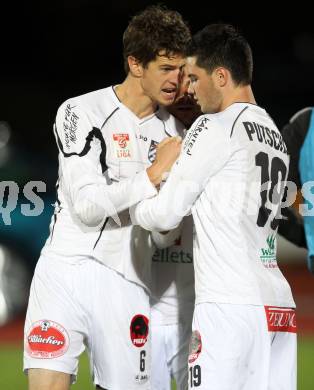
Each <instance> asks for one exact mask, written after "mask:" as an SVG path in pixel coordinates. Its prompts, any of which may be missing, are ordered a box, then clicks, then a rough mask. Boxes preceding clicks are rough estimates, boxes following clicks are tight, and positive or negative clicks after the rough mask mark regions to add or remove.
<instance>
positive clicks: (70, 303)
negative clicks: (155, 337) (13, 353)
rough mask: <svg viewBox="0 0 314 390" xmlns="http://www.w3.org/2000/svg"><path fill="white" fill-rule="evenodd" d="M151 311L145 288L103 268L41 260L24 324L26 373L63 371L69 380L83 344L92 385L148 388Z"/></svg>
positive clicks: (87, 262) (116, 389)
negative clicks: (34, 370) (68, 375)
mask: <svg viewBox="0 0 314 390" xmlns="http://www.w3.org/2000/svg"><path fill="white" fill-rule="evenodd" d="M149 312H150V308H149V297H148V294H147V293H146V292H145V290H144V289H143V288H142V287H141V286H139V285H137V284H135V283H132V282H130V281H128V280H126V279H125V278H123V276H121V275H120V274H118V273H117V272H115V271H114V270H112V269H110V268H108V267H106V266H104V265H103V264H101V263H99V262H97V261H95V260H93V259H86V260H85V261H81V262H78V263H76V264H73V262H72V264H71V263H69V262H67V261H66V259H60V258H58V259H56V258H54V259H52V258H47V257H43V256H42V257H41V258H40V259H39V261H38V264H37V267H36V270H35V274H34V277H33V281H32V286H31V292H30V298H29V306H28V310H27V315H26V321H25V330H24V334H25V337H24V370H27V369H29V368H45V369H49V370H55V371H60V372H65V373H68V374H71V375H72V381H73V380H75V376H76V374H77V368H78V358H79V355H80V354H81V353H82V352H83V350H84V349H85V346H86V347H87V349H88V352H89V355H90V360H91V367H92V371H93V380H94V383H95V384H97V385H99V386H101V387H102V388H105V389H110V390H120V389H128V390H133V389H134V390H135V389H145V390H146V389H149V388H150V384H149V375H150V360H151V356H150V337H148V322H149Z"/></svg>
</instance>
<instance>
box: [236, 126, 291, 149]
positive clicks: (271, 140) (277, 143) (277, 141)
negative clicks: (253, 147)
mask: <svg viewBox="0 0 314 390" xmlns="http://www.w3.org/2000/svg"><path fill="white" fill-rule="evenodd" d="M243 125H244V128H245V130H246V133H247V135H248V137H249V140H250V141H256V140H257V141H258V142H260V143H263V144H267V145H269V146H270V147H272V148H274V149H276V150H279V151H280V152H282V153H285V154H288V152H287V147H286V144H285V142H284V140H283V138H282V135H281V134H280V133H279V132H278V131H275V130H272V129H269V128H268V127H266V126H263V125H260V124H259V123H256V122H243Z"/></svg>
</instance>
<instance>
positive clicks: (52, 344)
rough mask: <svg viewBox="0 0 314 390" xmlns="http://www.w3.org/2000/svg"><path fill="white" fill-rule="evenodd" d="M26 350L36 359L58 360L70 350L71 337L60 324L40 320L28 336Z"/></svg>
mask: <svg viewBox="0 0 314 390" xmlns="http://www.w3.org/2000/svg"><path fill="white" fill-rule="evenodd" d="M26 348H27V352H28V353H29V355H31V356H32V357H34V358H40V359H52V358H56V357H58V356H61V355H63V354H64V353H65V352H66V351H67V349H68V348H69V336H68V333H67V331H66V330H65V329H64V328H63V326H61V325H60V324H58V323H56V322H54V321H50V320H40V321H37V322H35V323H34V324H33V325H32V326H31V328H30V330H29V332H28V334H27V341H26Z"/></svg>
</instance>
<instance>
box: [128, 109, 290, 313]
mask: <svg viewBox="0 0 314 390" xmlns="http://www.w3.org/2000/svg"><path fill="white" fill-rule="evenodd" d="M288 162H289V159H288V155H287V149H286V146H285V144H284V142H283V140H282V137H281V135H280V133H279V131H278V129H277V127H276V125H275V124H274V122H273V121H272V119H271V118H270V117H269V115H268V114H267V113H266V111H265V110H264V109H262V108H261V107H258V106H256V105H253V104H249V103H234V104H232V105H231V106H229V107H228V108H227V109H226V110H224V111H223V112H219V113H217V114H211V115H209V114H208V115H203V116H201V117H200V118H198V119H197V120H196V121H195V123H194V124H193V125H192V127H191V129H190V130H189V132H188V134H187V136H186V138H185V142H184V147H183V151H182V153H181V156H180V158H179V159H178V161H177V163H176V165H175V166H174V167H173V169H172V171H171V173H170V175H169V177H168V180H167V182H166V183H165V185H164V186H163V188H162V189H161V191H160V192H159V195H158V196H157V197H155V198H153V199H149V200H146V201H143V202H141V203H139V205H137V206H136V207H134V208H133V210H132V219H133V222H134V223H136V222H137V223H139V224H140V225H141V226H142V227H144V228H145V229H159V230H169V229H172V228H174V227H176V226H177V225H178V224H179V222H180V221H181V219H182V216H183V215H185V214H186V213H188V212H189V211H190V209H192V213H193V219H194V224H195V229H196V238H195V240H194V243H193V245H194V266H195V290H196V303H201V302H218V303H232V304H253V305H268V306H277V307H294V306H295V304H294V301H293V298H292V294H291V290H290V286H289V284H288V282H287V281H286V279H285V278H284V276H283V275H282V273H281V271H280V270H279V268H278V266H277V261H276V233H277V225H278V222H279V220H278V219H277V218H276V213H277V211H278V208H279V207H278V206H279V202H280V201H281V198H282V195H283V190H284V184H285V180H286V177H287V171H288ZM262 183H264V184H263V186H261V184H262ZM277 184H278V185H277Z"/></svg>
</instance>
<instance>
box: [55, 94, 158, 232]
mask: <svg viewBox="0 0 314 390" xmlns="http://www.w3.org/2000/svg"><path fill="white" fill-rule="evenodd" d="M89 115H90V114H88V113H87V112H86V111H84V110H83V109H80V107H78V106H77V105H76V104H75V103H73V102H72V101H71V100H70V101H67V102H65V103H64V104H63V105H62V106H61V107H60V109H59V110H58V113H57V118H56V123H55V135H56V140H57V144H58V147H59V150H60V154H59V156H60V157H59V162H60V167H61V174H62V177H61V180H60V181H61V184H62V185H63V186H65V187H66V193H67V194H68V196H69V199H67V201H68V202H69V203H70V206H71V207H72V208H73V210H74V213H75V214H76V215H77V216H78V218H79V219H80V220H81V221H82V222H83V223H84V224H86V225H88V226H98V225H100V224H101V223H102V222H103V220H104V219H105V218H107V217H110V216H115V215H116V214H117V213H119V212H121V211H123V210H126V209H128V208H129V207H130V206H132V205H134V204H136V203H138V202H139V201H141V200H142V199H145V198H149V197H151V196H153V195H155V194H156V193H157V191H156V188H155V186H154V185H153V183H152V182H151V180H150V179H149V176H148V174H147V172H146V170H143V171H141V172H139V173H137V174H135V175H133V176H132V177H130V178H127V179H125V180H122V181H120V182H111V181H110V180H109V179H108V177H105V176H104V175H103V172H102V170H101V168H100V164H99V161H100V160H99V158H100V150H99V153H98V154H97V153H95V149H94V150H93V149H92V144H93V143H94V142H97V137H99V136H101V133H100V130H98V129H96V128H94V127H93V125H92V123H93V121H92V120H91V118H90V117H89ZM157 171H158V169H157ZM156 183H158V178H157V180H156Z"/></svg>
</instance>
